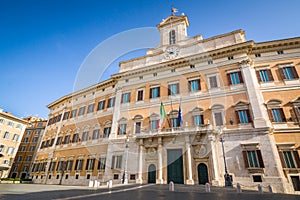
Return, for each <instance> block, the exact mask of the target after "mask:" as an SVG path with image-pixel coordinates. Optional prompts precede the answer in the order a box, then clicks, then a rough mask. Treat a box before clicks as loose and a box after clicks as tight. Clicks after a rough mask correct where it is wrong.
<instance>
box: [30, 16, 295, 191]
mask: <svg viewBox="0 0 300 200" xmlns="http://www.w3.org/2000/svg"><path fill="white" fill-rule="evenodd" d="M188 26H189V22H188V18H187V16H185V15H180V16H176V15H173V14H172V15H171V16H169V17H168V18H167V19H165V20H163V21H162V22H161V23H159V24H158V25H157V28H158V30H159V32H160V44H158V46H157V47H156V48H153V49H148V50H147V52H146V55H145V56H142V57H139V58H134V59H132V60H128V61H124V62H121V63H120V70H119V73H118V74H115V75H112V77H111V78H110V79H108V80H106V81H104V82H100V83H98V84H96V85H92V86H90V87H88V88H85V89H83V90H80V91H78V92H74V93H72V94H69V95H66V96H64V97H62V98H60V99H58V100H56V101H55V102H53V103H51V104H50V105H48V108H49V109H50V114H49V118H50V119H49V122H48V125H47V127H46V130H45V135H44V137H43V143H42V145H41V147H40V149H39V151H38V153H37V157H36V160H35V167H34V168H33V180H34V181H35V182H36V183H47V184H58V183H60V184H73V185H86V184H88V181H89V180H99V181H102V182H105V181H107V180H110V179H112V180H113V181H114V182H115V183H117V182H118V183H120V181H123V182H125V183H126V182H137V183H157V184H166V183H168V182H170V181H173V182H175V183H183V184H205V183H207V182H209V183H211V184H212V185H224V184H225V182H224V176H225V174H227V175H229V176H230V179H231V181H232V183H233V185H235V184H237V183H240V184H242V185H243V186H245V187H249V188H251V187H255V186H257V184H261V185H263V186H264V188H266V187H267V186H268V185H271V186H272V188H273V191H275V192H286V193H294V192H296V193H297V191H299V190H300V189H299V186H300V181H299V176H300V173H299V169H300V163H299V154H298V151H297V150H298V149H299V137H297V134H299V132H300V129H299V105H300V104H299V97H300V82H299V78H298V74H299V73H300V71H299V70H300V69H299V61H300V45H299V43H300V38H292V39H284V40H278V41H270V42H263V43H255V42H254V41H246V40H245V33H244V31H242V30H236V31H233V32H230V33H226V34H222V35H218V36H215V37H212V38H207V39H204V38H203V37H202V35H197V36H194V37H188V36H187V28H188ZM163 108H164V109H163ZM163 110H164V111H165V113H166V115H164V112H163ZM292 113H293V114H292ZM179 116H180V117H179ZM284 116H286V117H284ZM180 119H182V120H180ZM287 119H288V120H287ZM284 135H288V136H291V137H289V139H286V137H285V136H284ZM220 140H222V141H223V143H221V142H220ZM43 144H44V145H43ZM45 144H46V145H45ZM222 144H224V150H225V157H226V162H225V163H226V164H227V165H226V166H225V164H224V160H223V155H224V154H223V151H222ZM289 152H290V153H289ZM290 155H292V156H290ZM291 159H293V160H292V161H291ZM291 162H293V163H294V164H293V165H291V164H290V165H287V163H291ZM225 168H226V169H225ZM226 171H227V172H228V173H225V172H226Z"/></svg>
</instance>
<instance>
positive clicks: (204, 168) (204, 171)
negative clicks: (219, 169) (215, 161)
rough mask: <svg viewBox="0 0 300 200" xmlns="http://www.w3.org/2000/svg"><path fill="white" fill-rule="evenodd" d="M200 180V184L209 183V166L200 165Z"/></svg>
mask: <svg viewBox="0 0 300 200" xmlns="http://www.w3.org/2000/svg"><path fill="white" fill-rule="evenodd" d="M198 180H199V184H203V185H205V184H206V183H208V173H207V166H206V165H205V164H203V163H201V164H199V165H198Z"/></svg>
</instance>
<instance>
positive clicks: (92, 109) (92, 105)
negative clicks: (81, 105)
mask: <svg viewBox="0 0 300 200" xmlns="http://www.w3.org/2000/svg"><path fill="white" fill-rule="evenodd" d="M94 106H95V104H94V103H93V104H90V105H89V106H88V111H87V113H92V112H94Z"/></svg>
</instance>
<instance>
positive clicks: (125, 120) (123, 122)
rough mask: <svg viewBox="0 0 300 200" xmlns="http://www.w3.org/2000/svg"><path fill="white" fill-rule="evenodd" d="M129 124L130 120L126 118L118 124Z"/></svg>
mask: <svg viewBox="0 0 300 200" xmlns="http://www.w3.org/2000/svg"><path fill="white" fill-rule="evenodd" d="M127 122H128V119H127V118H125V117H122V118H121V119H119V121H118V123H119V124H126V123H127Z"/></svg>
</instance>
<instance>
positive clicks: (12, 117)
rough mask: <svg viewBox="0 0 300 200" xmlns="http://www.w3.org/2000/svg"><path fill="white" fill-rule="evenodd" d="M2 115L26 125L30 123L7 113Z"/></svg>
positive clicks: (1, 113) (0, 113)
mask: <svg viewBox="0 0 300 200" xmlns="http://www.w3.org/2000/svg"><path fill="white" fill-rule="evenodd" d="M0 115H3V116H4V117H7V118H11V119H13V120H15V121H19V122H21V123H24V124H28V121H26V120H24V119H22V118H19V117H16V116H14V115H12V114H8V113H6V112H0Z"/></svg>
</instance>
